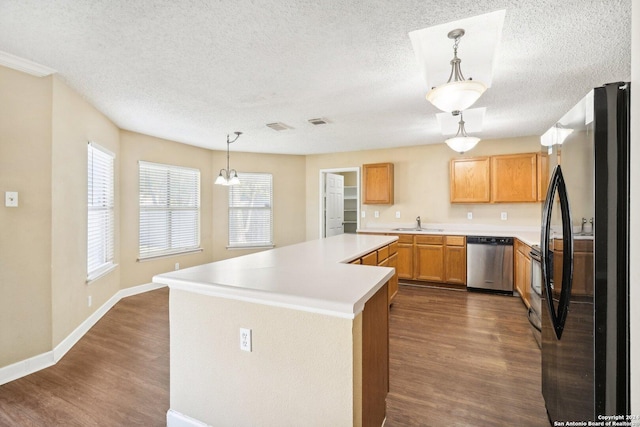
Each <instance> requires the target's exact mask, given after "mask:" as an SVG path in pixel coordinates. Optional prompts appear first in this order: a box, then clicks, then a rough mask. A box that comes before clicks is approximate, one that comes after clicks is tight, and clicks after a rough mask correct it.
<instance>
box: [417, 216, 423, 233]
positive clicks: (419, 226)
mask: <svg viewBox="0 0 640 427" xmlns="http://www.w3.org/2000/svg"><path fill="white" fill-rule="evenodd" d="M416 222H417V223H418V227H416V228H417V229H418V230H420V229H421V228H422V224H421V223H420V217H419V216H418V217H416Z"/></svg>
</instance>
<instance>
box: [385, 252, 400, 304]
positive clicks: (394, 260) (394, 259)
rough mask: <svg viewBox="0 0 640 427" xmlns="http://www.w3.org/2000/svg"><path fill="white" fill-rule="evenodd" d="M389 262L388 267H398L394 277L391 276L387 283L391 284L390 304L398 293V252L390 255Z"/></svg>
mask: <svg viewBox="0 0 640 427" xmlns="http://www.w3.org/2000/svg"><path fill="white" fill-rule="evenodd" d="M388 261H389V262H388V264H387V267H392V268H395V269H396V274H394V275H393V277H392V278H391V280H389V283H388V284H387V285H388V286H389V304H391V301H392V300H393V299H394V298H395V296H396V294H397V293H398V253H397V252H396V253H394V254H393V255H391V256H389V260H388Z"/></svg>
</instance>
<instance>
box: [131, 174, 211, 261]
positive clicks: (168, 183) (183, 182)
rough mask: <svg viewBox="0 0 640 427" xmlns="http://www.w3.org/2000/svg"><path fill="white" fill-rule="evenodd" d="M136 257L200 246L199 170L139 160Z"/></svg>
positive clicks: (197, 248)
mask: <svg viewBox="0 0 640 427" xmlns="http://www.w3.org/2000/svg"><path fill="white" fill-rule="evenodd" d="M139 171H140V235H139V238H140V240H139V245H140V248H139V250H140V259H145V258H153V257H158V256H165V255H174V254H179V253H184V252H192V251H196V250H200V171H199V170H198V169H191V168H184V167H179V166H170V165H160V164H157V163H148V162H139Z"/></svg>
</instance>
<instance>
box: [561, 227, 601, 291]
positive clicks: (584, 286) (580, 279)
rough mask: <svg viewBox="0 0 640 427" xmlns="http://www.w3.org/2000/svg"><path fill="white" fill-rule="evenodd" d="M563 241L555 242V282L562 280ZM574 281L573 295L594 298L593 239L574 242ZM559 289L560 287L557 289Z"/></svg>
mask: <svg viewBox="0 0 640 427" xmlns="http://www.w3.org/2000/svg"><path fill="white" fill-rule="evenodd" d="M563 246H564V243H563V241H562V239H554V241H553V280H554V281H558V282H560V281H561V280H562V254H563ZM573 266H574V268H573V281H572V286H571V295H575V296H587V297H593V283H594V282H593V239H575V240H574V241H573ZM556 289H559V287H556Z"/></svg>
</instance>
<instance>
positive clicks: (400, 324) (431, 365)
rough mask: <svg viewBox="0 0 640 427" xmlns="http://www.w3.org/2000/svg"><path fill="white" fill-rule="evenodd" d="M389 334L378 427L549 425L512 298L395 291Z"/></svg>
mask: <svg viewBox="0 0 640 427" xmlns="http://www.w3.org/2000/svg"><path fill="white" fill-rule="evenodd" d="M389 331H390V351H389V353H390V391H389V395H388V397H387V422H386V424H385V427H398V426H548V425H549V422H548V420H547V417H546V412H545V409H544V401H543V399H542V394H541V392H540V390H541V386H540V378H541V377H540V351H539V349H538V347H537V344H536V342H535V340H534V338H533V336H532V334H531V331H530V329H529V322H528V320H527V318H526V311H525V308H524V306H523V304H522V302H521V301H520V299H519V298H514V297H509V296H503V295H495V294H485V293H477V292H466V291H456V290H449V289H441V288H427V287H415V286H401V287H400V291H399V293H398V295H397V296H396V299H395V300H394V304H393V306H392V308H391V314H390V327H389Z"/></svg>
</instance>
